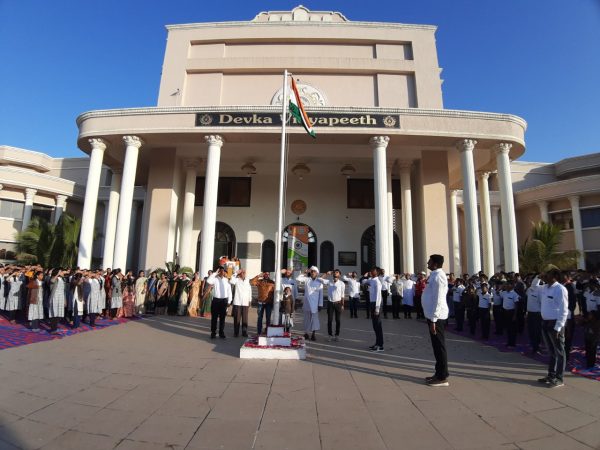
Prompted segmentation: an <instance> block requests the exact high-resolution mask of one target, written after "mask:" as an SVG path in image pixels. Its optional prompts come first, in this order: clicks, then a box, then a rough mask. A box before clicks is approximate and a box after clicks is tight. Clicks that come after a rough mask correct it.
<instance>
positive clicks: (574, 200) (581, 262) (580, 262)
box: [569, 195, 585, 269]
mask: <svg viewBox="0 0 600 450" xmlns="http://www.w3.org/2000/svg"><path fill="white" fill-rule="evenodd" d="M569 203H571V215H572V217H573V233H575V248H576V250H577V251H578V252H579V256H578V257H577V268H578V269H585V253H584V251H583V250H584V249H583V231H582V229H581V211H580V210H579V196H578V195H573V196H571V197H569Z"/></svg>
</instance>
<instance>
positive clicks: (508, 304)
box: [502, 290, 519, 311]
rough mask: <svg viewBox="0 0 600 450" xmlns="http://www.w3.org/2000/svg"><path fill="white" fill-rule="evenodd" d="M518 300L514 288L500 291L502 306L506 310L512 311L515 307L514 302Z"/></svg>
mask: <svg viewBox="0 0 600 450" xmlns="http://www.w3.org/2000/svg"><path fill="white" fill-rule="evenodd" d="M518 301H519V294H517V293H516V292H515V291H514V290H511V291H508V292H506V291H502V307H503V308H504V309H506V310H509V311H512V310H513V309H515V304H516V303H517V302H518Z"/></svg>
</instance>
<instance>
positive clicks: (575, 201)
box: [569, 195, 579, 208]
mask: <svg viewBox="0 0 600 450" xmlns="http://www.w3.org/2000/svg"><path fill="white" fill-rule="evenodd" d="M569 203H570V204H571V208H579V195H570V196H569Z"/></svg>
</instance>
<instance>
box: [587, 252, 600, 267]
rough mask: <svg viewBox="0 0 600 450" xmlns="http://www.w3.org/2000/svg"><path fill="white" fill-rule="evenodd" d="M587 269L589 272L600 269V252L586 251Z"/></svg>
mask: <svg viewBox="0 0 600 450" xmlns="http://www.w3.org/2000/svg"><path fill="white" fill-rule="evenodd" d="M585 269H586V270H587V271H588V272H597V271H598V270H600V252H585Z"/></svg>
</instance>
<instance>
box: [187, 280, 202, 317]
mask: <svg viewBox="0 0 600 450" xmlns="http://www.w3.org/2000/svg"><path fill="white" fill-rule="evenodd" d="M200 287H201V281H200V274H198V272H196V273H195V274H194V278H192V282H191V283H190V294H189V298H190V306H189V307H188V314H189V315H190V317H198V313H199V311H200Z"/></svg>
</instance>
